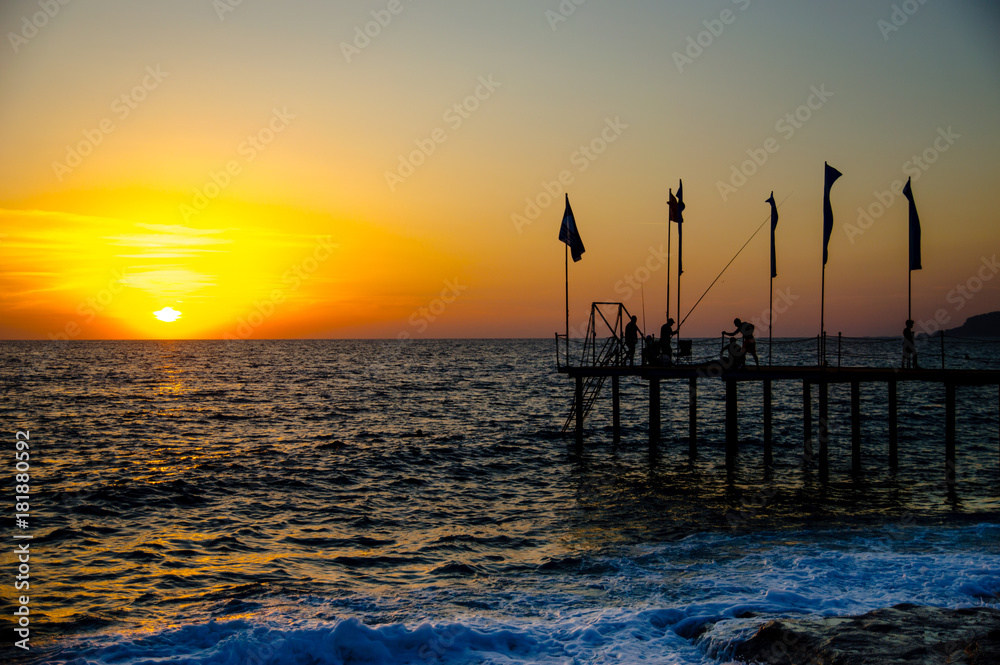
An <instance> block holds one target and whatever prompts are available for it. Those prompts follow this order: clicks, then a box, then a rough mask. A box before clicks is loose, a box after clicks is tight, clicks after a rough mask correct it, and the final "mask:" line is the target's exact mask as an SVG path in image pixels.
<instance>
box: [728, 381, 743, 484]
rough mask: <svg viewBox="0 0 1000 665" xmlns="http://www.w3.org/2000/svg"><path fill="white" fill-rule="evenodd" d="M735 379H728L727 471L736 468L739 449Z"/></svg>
mask: <svg viewBox="0 0 1000 665" xmlns="http://www.w3.org/2000/svg"><path fill="white" fill-rule="evenodd" d="M736 386H737V383H736V380H735V379H726V470H727V471H730V472H732V471H733V470H734V469H735V468H736V453H737V451H738V449H739V434H740V432H739V430H740V426H739V412H738V409H737V400H738V393H737V389H736Z"/></svg>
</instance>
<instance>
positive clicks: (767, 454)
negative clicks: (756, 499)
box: [764, 379, 774, 467]
mask: <svg viewBox="0 0 1000 665" xmlns="http://www.w3.org/2000/svg"><path fill="white" fill-rule="evenodd" d="M773 435H774V432H773V430H772V427H771V379H764V466H765V467H770V466H772V465H773V464H774V455H773V452H772V450H771V443H772V439H773Z"/></svg>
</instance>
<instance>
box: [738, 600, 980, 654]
mask: <svg viewBox="0 0 1000 665" xmlns="http://www.w3.org/2000/svg"><path fill="white" fill-rule="evenodd" d="M733 657H734V658H735V659H736V660H737V661H739V662H745V663H765V664H766V665H807V664H809V665H821V664H822V665H896V664H897V663H898V664H900V665H902V664H904V663H905V664H907V665H924V664H926V665H932V664H933V665H941V664H942V663H954V664H956V665H957V664H962V665H988V664H989V665H993V664H996V663H1000V610H996V609H993V608H989V607H974V608H967V609H959V610H949V609H942V608H938V607H921V606H917V605H910V604H902V605H896V606H895V607H891V608H885V609H879V610H874V611H872V612H868V613H867V614H862V615H860V616H856V617H829V618H825V619H782V620H774V621H768V622H767V623H765V624H764V625H762V626H761V627H760V628H759V629H758V630H757V632H756V633H755V634H754V635H753V636H752V637H750V638H749V639H748V640H746V641H744V642H741V643H739V644H737V645H736V646H735V648H734V650H733Z"/></svg>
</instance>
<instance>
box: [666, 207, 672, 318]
mask: <svg viewBox="0 0 1000 665" xmlns="http://www.w3.org/2000/svg"><path fill="white" fill-rule="evenodd" d="M668 205H669V204H668ZM672 235H673V234H672V233H671V232H670V216H669V214H668V216H667V308H666V310H665V311H666V313H667V318H668V319H669V318H670V236H672Z"/></svg>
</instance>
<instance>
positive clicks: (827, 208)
mask: <svg viewBox="0 0 1000 665" xmlns="http://www.w3.org/2000/svg"><path fill="white" fill-rule="evenodd" d="M823 164H824V165H825V166H826V172H825V174H824V183H823V265H826V260H827V258H829V255H828V253H827V245H829V244H830V234H832V233H833V207H832V206H831V205H830V188H831V187H833V183H835V182H836V181H837V178H839V177H840V176H842V175H843V173H841V172H840V171H838V170H837V169H835V168H833V167H832V166H830V165H829V164H827V163H826V162H823Z"/></svg>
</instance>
